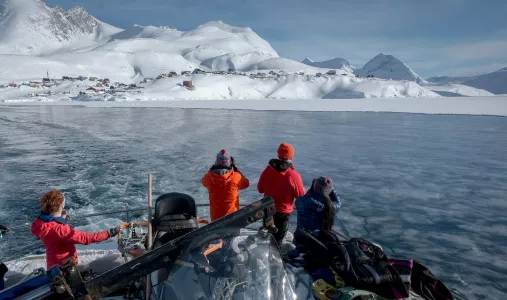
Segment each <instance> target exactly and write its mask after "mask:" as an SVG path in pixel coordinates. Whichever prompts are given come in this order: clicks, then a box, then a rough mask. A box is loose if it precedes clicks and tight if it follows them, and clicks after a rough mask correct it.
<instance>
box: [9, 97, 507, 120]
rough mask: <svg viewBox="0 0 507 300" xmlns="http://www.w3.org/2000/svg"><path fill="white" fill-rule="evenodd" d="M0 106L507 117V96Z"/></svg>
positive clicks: (20, 103)
mask: <svg viewBox="0 0 507 300" xmlns="http://www.w3.org/2000/svg"><path fill="white" fill-rule="evenodd" d="M0 105H2V106H7V105H49V106H54V105H70V106H81V107H140V108H149V107H161V108H162V107H164V108H183V109H231V110H258V111H313V112H395V113H422V114H446V115H447V114H448V115H487V116H507V97H506V96H496V97H456V98H424V99H419V98H385V99H383V98H363V99H309V100H278V99H277V100H274V99H269V100H160V101H148V100H141V101H124V102H116V101H114V102H79V101H44V102H40V101H19V100H13V101H5V102H1V103H0Z"/></svg>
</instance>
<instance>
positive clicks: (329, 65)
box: [302, 57, 354, 72]
mask: <svg viewBox="0 0 507 300" xmlns="http://www.w3.org/2000/svg"><path fill="white" fill-rule="evenodd" d="M302 63H304V64H305V65H309V66H312V67H316V68H325V69H342V70H344V71H347V72H353V69H354V67H352V65H351V64H350V63H349V61H348V60H346V59H344V58H339V57H335V58H332V59H328V60H324V61H313V60H311V59H310V58H308V57H306V58H305V59H304V60H303V61H302Z"/></svg>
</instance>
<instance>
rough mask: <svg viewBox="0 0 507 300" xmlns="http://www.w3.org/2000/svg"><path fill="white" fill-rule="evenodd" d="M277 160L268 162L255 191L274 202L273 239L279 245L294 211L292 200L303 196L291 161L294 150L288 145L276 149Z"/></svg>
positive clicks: (303, 191)
mask: <svg viewBox="0 0 507 300" xmlns="http://www.w3.org/2000/svg"><path fill="white" fill-rule="evenodd" d="M277 152H278V159H272V160H270V161H269V165H268V166H267V167H266V169H265V170H264V171H263V172H262V174H261V177H260V178H259V182H258V183H257V190H258V191H259V193H262V194H264V196H271V197H272V198H273V199H274V201H275V209H276V213H275V215H274V217H273V220H274V223H275V224H274V225H275V227H276V228H277V230H278V231H277V233H275V234H274V237H275V239H276V240H277V242H278V243H279V244H280V243H281V241H282V240H283V238H284V237H285V234H286V233H287V229H288V227H289V217H290V214H291V213H292V211H293V210H294V200H295V199H297V198H299V197H301V196H303V195H304V194H305V188H304V186H303V180H302V179H301V175H300V174H299V173H298V172H297V171H296V170H295V169H294V165H293V164H292V159H293V158H294V148H293V147H292V146H291V145H290V144H288V143H281V144H280V146H279V147H278V151H277Z"/></svg>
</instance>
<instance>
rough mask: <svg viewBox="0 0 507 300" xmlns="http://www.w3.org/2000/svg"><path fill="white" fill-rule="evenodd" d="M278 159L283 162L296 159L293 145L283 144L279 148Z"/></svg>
mask: <svg viewBox="0 0 507 300" xmlns="http://www.w3.org/2000/svg"><path fill="white" fill-rule="evenodd" d="M277 153H278V159H281V160H289V161H290V160H292V159H293V158H294V148H293V147H292V146H291V144H288V143H281V144H280V146H278V151H277Z"/></svg>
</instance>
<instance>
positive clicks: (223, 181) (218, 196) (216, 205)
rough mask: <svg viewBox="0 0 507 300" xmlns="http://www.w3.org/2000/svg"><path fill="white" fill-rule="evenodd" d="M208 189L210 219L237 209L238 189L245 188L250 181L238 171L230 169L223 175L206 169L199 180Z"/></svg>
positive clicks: (212, 219) (213, 219)
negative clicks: (206, 171)
mask: <svg viewBox="0 0 507 300" xmlns="http://www.w3.org/2000/svg"><path fill="white" fill-rule="evenodd" d="M201 182H202V185H203V186H204V187H206V188H207V189H208V192H209V204H210V215H211V221H215V220H216V219H218V218H221V217H223V216H226V215H228V214H230V213H233V212H235V211H237V210H238V209H239V190H243V189H246V188H247V187H248V186H249V185H250V182H249V181H248V179H247V178H246V177H245V176H243V174H241V172H240V171H234V170H230V171H229V172H227V173H225V174H224V175H219V174H216V173H214V172H213V171H208V173H206V174H205V175H204V177H203V178H202V180H201Z"/></svg>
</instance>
